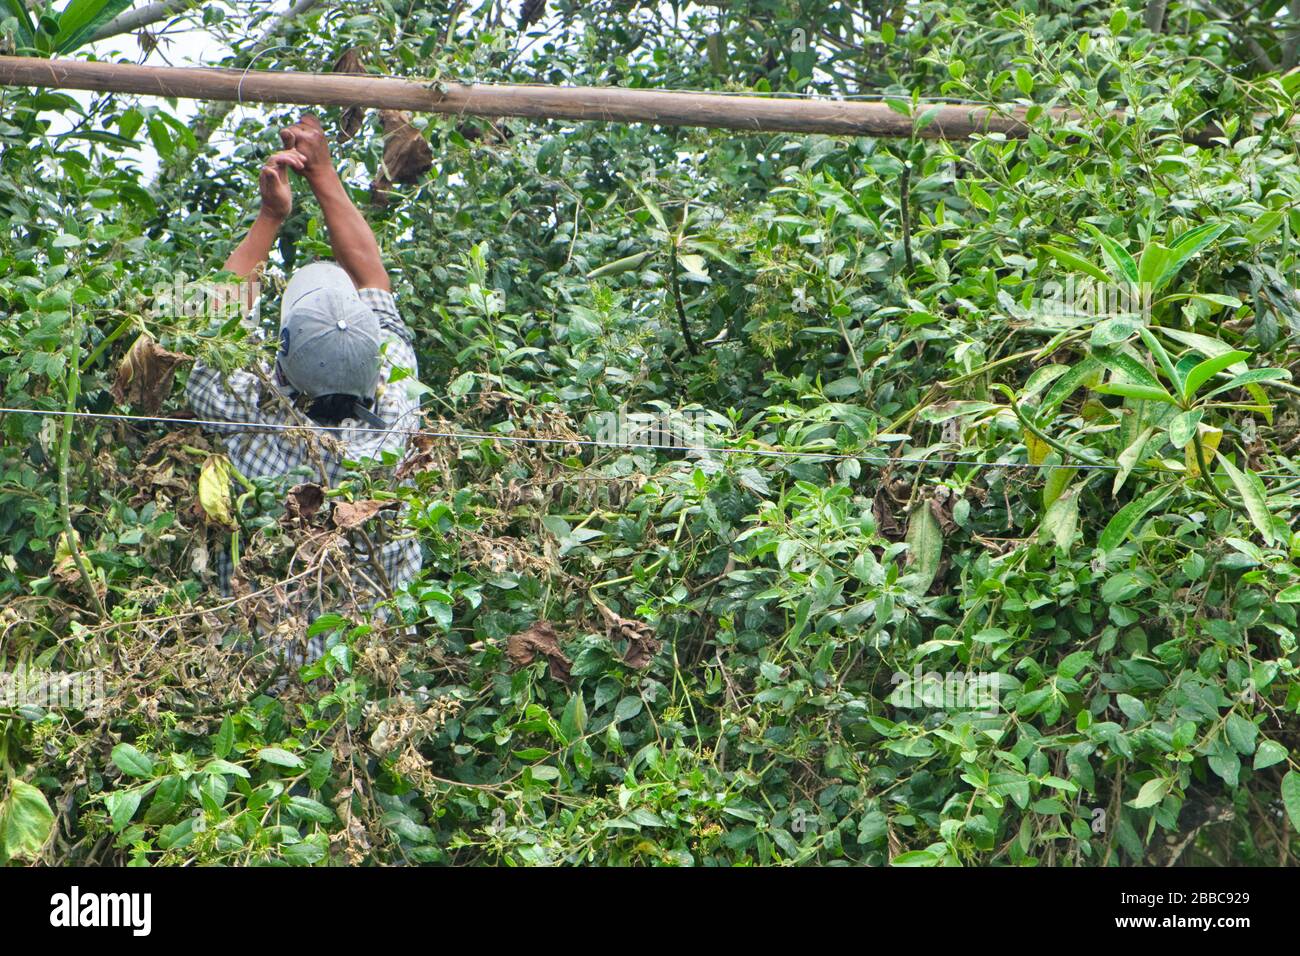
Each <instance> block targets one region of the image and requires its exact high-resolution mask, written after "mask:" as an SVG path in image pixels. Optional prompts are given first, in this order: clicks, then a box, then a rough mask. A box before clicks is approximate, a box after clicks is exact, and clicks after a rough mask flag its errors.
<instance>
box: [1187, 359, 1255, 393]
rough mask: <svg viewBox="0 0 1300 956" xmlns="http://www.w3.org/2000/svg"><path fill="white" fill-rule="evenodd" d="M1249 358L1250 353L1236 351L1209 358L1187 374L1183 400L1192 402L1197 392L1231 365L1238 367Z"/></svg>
mask: <svg viewBox="0 0 1300 956" xmlns="http://www.w3.org/2000/svg"><path fill="white" fill-rule="evenodd" d="M1249 357H1250V353H1249V352H1240V351H1237V350H1235V349H1234V350H1233V351H1231V352H1224V353H1223V354H1222V355H1216V356H1214V357H1213V358H1207V359H1206V360H1205V361H1204V362H1201V363H1200V364H1199V365H1197V366H1196V367H1195V368H1193V369H1192V370H1191V371H1190V372H1188V373H1187V381H1185V382H1184V383H1183V398H1184V399H1185V400H1187V401H1191V399H1192V396H1193V395H1195V394H1196V392H1197V390H1198V389H1199V388H1200V387H1201V386H1202V385H1204V384H1205V383H1206V382H1208V381H1209V380H1210V379H1211V378H1213V377H1214V376H1216V375H1218V374H1219V373H1220V372H1222V371H1223V370H1224V369H1226V368H1227V367H1228V366H1229V365H1236V364H1237V363H1238V362H1240V361H1243V360H1244V359H1247V358H1249Z"/></svg>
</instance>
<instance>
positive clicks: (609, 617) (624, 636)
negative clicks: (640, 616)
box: [596, 601, 663, 669]
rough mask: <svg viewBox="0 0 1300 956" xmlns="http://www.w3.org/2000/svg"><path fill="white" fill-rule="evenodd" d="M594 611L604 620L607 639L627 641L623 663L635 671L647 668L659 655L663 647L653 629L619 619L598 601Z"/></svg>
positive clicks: (626, 619) (624, 618) (632, 621)
mask: <svg viewBox="0 0 1300 956" xmlns="http://www.w3.org/2000/svg"><path fill="white" fill-rule="evenodd" d="M596 609H597V610H598V611H600V616H601V617H603V618H604V619H605V633H606V635H607V636H608V637H609V639H610V640H611V641H627V651H626V652H625V653H624V654H623V662H624V663H625V664H627V665H628V666H629V667H635V668H637V669H642V668H646V667H649V666H650V662H651V661H653V660H654V657H655V655H656V654H658V653H659V649H660V648H661V647H663V644H662V642H660V640H659V639H658V638H657V637H655V634H654V629H653V628H652V627H650V625H649V624H647V623H645V621H636V620H633V619H631V618H626V617H620V616H619V615H617V614H615V613H614V612H613V611H611V610H610V609H609V608H607V607H606V606H605V605H603V604H601V603H600V602H599V601H597V602H596Z"/></svg>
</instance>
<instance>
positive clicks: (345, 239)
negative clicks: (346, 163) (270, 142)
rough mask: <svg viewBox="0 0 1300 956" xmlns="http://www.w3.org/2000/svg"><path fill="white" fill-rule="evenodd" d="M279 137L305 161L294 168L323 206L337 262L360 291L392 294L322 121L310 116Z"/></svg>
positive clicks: (375, 245)
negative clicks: (333, 155) (349, 194)
mask: <svg viewBox="0 0 1300 956" xmlns="http://www.w3.org/2000/svg"><path fill="white" fill-rule="evenodd" d="M280 138H281V139H282V140H284V145H285V146H286V147H287V148H288V149H289V150H292V151H293V152H296V153H297V154H299V155H301V156H302V157H303V159H304V163H303V166H302V167H301V168H298V167H295V168H296V169H298V171H299V172H300V173H302V175H303V177H304V178H305V179H306V180H307V182H308V184H310V186H311V189H312V192H314V193H315V194H316V200H317V202H319V203H320V208H321V212H322V213H324V215H325V228H326V229H328V230H329V236H330V246H331V247H332V248H333V250H334V259H335V261H337V262H338V264H339V265H340V266H342V267H343V270H344V271H345V272H347V274H348V275H349V276H351V277H352V282H353V283H354V284H355V285H356V287H357V288H358V289H383V290H385V291H391V289H392V283H390V282H389V280H388V270H386V269H385V268H384V260H383V258H382V257H381V256H380V254H379V243H378V242H377V241H376V240H375V234H374V233H373V232H372V231H371V230H370V224H369V223H367V222H366V218H365V216H363V215H361V211H360V210H359V209H357V207H356V206H355V205H353V203H352V199H351V198H350V197H349V196H348V192H347V189H346V188H344V186H343V182H342V180H340V179H339V174H338V171H337V170H336V169H335V168H334V161H333V159H331V158H330V151H329V144H328V143H327V142H326V140H325V131H324V130H323V129H322V128H321V125H320V121H319V120H317V119H316V117H315V116H313V115H312V114H310V113H307V114H306V115H304V116H303V118H302V119H301V120H299V121H298V122H297V123H295V124H294V125H293V126H290V127H288V128H287V129H283V130H281V131H280Z"/></svg>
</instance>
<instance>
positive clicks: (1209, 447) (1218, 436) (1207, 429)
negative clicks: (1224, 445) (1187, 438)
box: [1183, 424, 1223, 478]
mask: <svg viewBox="0 0 1300 956" xmlns="http://www.w3.org/2000/svg"><path fill="white" fill-rule="evenodd" d="M1196 430H1197V432H1198V433H1199V434H1200V436H1201V445H1202V447H1204V449H1205V463H1206V464H1207V465H1208V464H1209V463H1210V462H1211V461H1212V460H1213V459H1214V452H1215V450H1216V449H1217V448H1218V447H1219V442H1220V441H1222V440H1223V429H1222V428H1215V427H1213V426H1212V425H1205V424H1201V425H1197V426H1196ZM1183 462H1184V463H1185V464H1186V465H1187V476H1188V477H1189V478H1196V477H1199V476H1200V474H1201V466H1200V463H1199V462H1198V461H1197V460H1196V443H1195V442H1188V444H1187V448H1186V450H1185V451H1184V453H1183Z"/></svg>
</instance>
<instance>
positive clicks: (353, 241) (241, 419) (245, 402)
mask: <svg viewBox="0 0 1300 956" xmlns="http://www.w3.org/2000/svg"><path fill="white" fill-rule="evenodd" d="M280 138H281V139H282V140H283V142H284V146H285V149H284V150H283V151H281V152H278V153H276V154H275V155H273V156H272V157H271V158H270V159H269V160H267V162H266V165H265V166H263V167H262V171H261V174H260V177H259V180H258V186H259V190H260V192H261V198H262V205H261V210H260V212H259V214H258V216H257V219H256V221H255V222H254V223H253V226H252V228H251V229H250V230H249V232H248V235H247V236H245V238H244V240H243V241H242V242H241V243H240V244H239V246H238V247H237V248H236V249H235V251H234V252H233V253H231V255H230V258H229V259H227V260H226V265H225V268H226V270H227V271H229V272H232V273H234V274H235V275H237V276H239V277H240V278H241V279H249V278H251V277H253V276H255V275H256V274H257V273H258V271H259V270H260V269H261V267H262V265H263V264H264V263H265V261H266V259H267V256H268V255H269V253H270V251H271V246H272V244H273V243H274V242H275V239H276V235H277V233H278V232H279V230H280V226H281V225H282V224H283V223H284V221H285V219H286V218H287V217H288V215H289V212H290V210H291V209H292V207H293V195H292V189H291V187H290V184H289V170H290V169H292V170H293V171H294V172H295V174H297V175H299V176H301V177H302V178H303V179H305V180H306V181H307V183H308V185H310V186H311V189H312V192H313V193H315V195H316V199H317V201H318V202H319V203H320V208H321V211H322V213H323V214H324V217H325V225H326V228H327V230H328V231H329V238H330V246H331V248H332V249H333V252H334V257H335V259H336V261H337V264H335V263H329V262H317V263H312V264H311V265H308V266H305V267H303V268H302V269H299V270H297V271H296V272H295V273H294V274H293V276H291V277H290V279H289V283H288V285H287V287H286V288H285V291H284V296H283V298H282V302H281V307H280V343H279V350H278V352H277V355H276V361H275V366H274V368H273V369H267V368H262V369H259V370H256V371H255V372H250V371H239V372H234V373H232V374H231V375H229V376H224V375H223V374H222V373H220V372H219V371H217V370H216V369H214V368H212V367H210V366H208V365H205V364H204V363H202V362H196V363H195V366H194V369H193V370H192V372H191V373H190V378H189V382H188V384H187V385H186V395H187V397H188V398H189V401H190V405H191V406H192V407H193V409H194V411H195V413H196V414H197V415H198V417H199V418H200V419H204V420H207V421H209V422H222V423H226V422H228V423H229V424H228V425H226V424H219V425H211V426H208V427H210V428H212V430H214V431H216V432H218V433H220V434H221V435H222V436H223V438H224V441H225V445H226V450H227V452H228V453H229V455H230V459H231V462H232V463H233V464H234V466H235V468H236V469H238V470H239V471H240V472H241V473H242V474H243V475H244V476H246V477H248V478H254V477H263V476H270V477H278V476H281V475H284V474H286V473H288V472H290V471H292V470H293V469H295V468H298V467H300V466H303V465H306V466H308V467H310V468H311V469H312V471H313V472H314V473H316V474H319V475H320V480H321V481H322V482H324V483H327V484H329V485H335V484H337V483H338V482H339V481H340V480H341V478H342V477H343V475H344V473H345V471H346V470H347V469H346V468H345V467H344V462H345V461H355V462H361V461H364V460H366V459H378V458H380V457H381V455H382V454H383V453H384V452H392V453H394V454H396V455H398V456H400V455H401V454H402V452H403V450H404V448H405V445H406V439H407V433H408V432H409V430H411V429H414V428H418V427H419V402H418V399H417V398H416V395H415V391H414V389H412V388H410V384H411V383H413V382H415V381H416V373H417V368H416V359H415V352H414V350H413V348H412V342H413V338H412V335H411V331H410V329H408V328H407V326H406V324H405V323H404V322H403V321H402V319H401V317H400V316H399V315H398V312H397V306H396V304H395V302H394V299H393V294H392V285H391V283H390V282H389V278H388V273H387V271H386V270H385V269H384V264H383V260H382V259H381V257H380V253H379V244H378V243H377V242H376V241H375V235H374V233H373V232H372V231H371V230H370V226H369V225H368V224H367V223H366V220H365V218H364V217H363V216H362V215H361V212H360V211H359V210H358V209H357V208H356V206H354V205H353V204H352V200H351V199H350V198H349V197H348V194H347V190H346V189H345V188H344V186H343V183H342V181H341V180H340V179H339V176H338V173H337V172H336V170H335V169H334V164H333V161H332V159H331V157H330V154H329V147H328V144H327V142H326V139H325V133H324V130H323V129H322V128H321V125H320V123H319V122H318V121H317V120H316V118H315V117H314V116H311V115H307V116H304V117H303V119H302V120H300V121H299V122H298V123H295V124H294V125H293V126H290V127H288V128H287V129H284V130H281V131H280ZM399 368H400V369H403V370H405V372H406V373H408V374H409V377H408V376H405V375H404V376H400V377H399V378H400V380H399V381H393V380H392V379H393V375H394V370H395V369H399ZM259 425H271V426H289V427H278V428H259V427H257V426H259ZM360 537H361V538H362V543H358V542H356V541H354V542H353V544H352V546H351V552H352V557H353V558H354V559H355V560H353V561H351V562H350V568H349V577H354V578H355V579H357V580H359V581H361V582H362V583H363V585H365V590H368V591H369V592H370V594H371V595H372V597H373V598H379V597H381V596H382V595H383V594H384V592H386V591H390V590H391V589H394V588H399V587H401V586H402V585H404V584H406V583H407V582H409V581H410V580H411V579H412V578H413V577H415V575H416V574H417V573H418V572H419V570H420V549H419V545H418V544H417V543H416V542H415V541H414V540H413V539H411V538H409V537H406V538H398V539H396V540H388V541H386V542H381V541H378V540H376V539H375V537H372V536H371V535H370V534H365V535H362V536H360ZM371 547H373V548H374V551H375V554H374V555H372V554H370V553H369V551H370V548H371ZM217 570H218V574H219V578H220V583H221V586H222V589H223V591H226V590H228V589H229V577H230V571H231V568H230V561H229V558H228V557H227V556H226V555H224V554H223V555H221V557H220V559H219V561H218V565H217ZM315 580H316V576H315V575H313V576H312V577H311V579H310V584H311V585H314V583H315ZM354 583H355V582H354ZM322 601H323V597H322V596H321V595H319V594H316V595H314V598H313V600H312V601H310V602H308V603H309V605H314V607H310V606H309V609H308V610H307V611H306V613H305V614H304V617H305V618H307V619H310V617H312V616H314V614H318V613H320V612H322V611H323V610H325V608H324V607H323V606H322ZM298 603H300V604H301V603H303V602H301V600H300V601H299V602H298ZM299 636H300V635H299ZM321 640H322V639H321V637H319V636H317V637H316V638H314V639H313V640H312V642H311V643H310V644H309V646H308V648H307V652H306V654H305V655H301V654H300V653H299V652H298V651H296V650H293V649H292V648H291V653H290V659H291V660H293V661H296V662H310V661H313V660H315V659H316V658H318V657H319V656H320V655H321V653H322V652H323V647H322V646H321Z"/></svg>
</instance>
